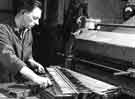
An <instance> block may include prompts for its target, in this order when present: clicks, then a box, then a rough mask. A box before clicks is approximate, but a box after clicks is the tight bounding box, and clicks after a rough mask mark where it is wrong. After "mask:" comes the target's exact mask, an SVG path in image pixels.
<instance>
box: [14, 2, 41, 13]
mask: <svg viewBox="0 0 135 99" xmlns="http://www.w3.org/2000/svg"><path fill="white" fill-rule="evenodd" d="M14 3H15V7H14V14H17V13H18V12H20V11H21V10H22V9H25V10H27V11H29V12H30V11H32V10H33V9H34V8H35V7H39V8H40V9H42V3H41V2H40V1H38V0H16V1H15V2H14Z"/></svg>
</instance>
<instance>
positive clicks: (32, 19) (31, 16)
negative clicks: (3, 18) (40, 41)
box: [22, 7, 42, 28]
mask: <svg viewBox="0 0 135 99" xmlns="http://www.w3.org/2000/svg"><path fill="white" fill-rule="evenodd" d="M41 12H42V11H41V9H40V8H38V7H35V8H34V9H33V10H32V11H31V12H24V16H23V22H22V23H23V26H24V27H26V28H32V27H33V26H35V25H38V24H39V19H40V18H41Z"/></svg>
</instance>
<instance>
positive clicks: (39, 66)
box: [34, 62, 45, 73]
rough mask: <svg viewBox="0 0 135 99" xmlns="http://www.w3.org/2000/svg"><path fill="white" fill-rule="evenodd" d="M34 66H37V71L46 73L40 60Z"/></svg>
mask: <svg viewBox="0 0 135 99" xmlns="http://www.w3.org/2000/svg"><path fill="white" fill-rule="evenodd" d="M34 67H35V71H36V72H38V73H45V70H44V67H43V66H42V65H41V64H39V63H38V62H35V64H34Z"/></svg>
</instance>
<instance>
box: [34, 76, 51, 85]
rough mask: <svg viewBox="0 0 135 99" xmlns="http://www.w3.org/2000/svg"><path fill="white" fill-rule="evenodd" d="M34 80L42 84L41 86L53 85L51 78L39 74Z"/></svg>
mask: <svg viewBox="0 0 135 99" xmlns="http://www.w3.org/2000/svg"><path fill="white" fill-rule="evenodd" d="M33 82H35V83H36V84H38V85H40V87H41V88H47V87H49V86H51V85H52V82H51V81H50V79H49V78H48V77H41V76H37V77H36V78H35V79H34V80H33Z"/></svg>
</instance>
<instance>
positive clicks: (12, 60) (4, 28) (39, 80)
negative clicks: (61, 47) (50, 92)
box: [0, 0, 51, 87]
mask: <svg viewBox="0 0 135 99" xmlns="http://www.w3.org/2000/svg"><path fill="white" fill-rule="evenodd" d="M20 1H21V2H20V4H19V8H18V9H17V14H16V15H15V17H14V20H13V22H12V23H11V24H0V81H1V82H7V81H10V80H11V78H13V76H15V75H17V74H21V75H22V76H24V77H25V78H27V79H29V80H32V81H33V82H35V83H36V84H39V85H42V86H44V87H47V86H48V85H51V81H50V80H49V78H47V77H41V76H39V75H37V74H36V73H35V72H34V71H32V69H30V68H36V70H37V71H38V72H40V73H41V72H44V68H43V66H42V65H41V64H39V63H38V62H36V61H35V60H34V59H33V57H32V34H31V28H32V27H33V26H35V25H38V24H39V19H40V18H41V13H42V11H41V3H40V2H39V1H36V0H20ZM12 75H13V76H12Z"/></svg>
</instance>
